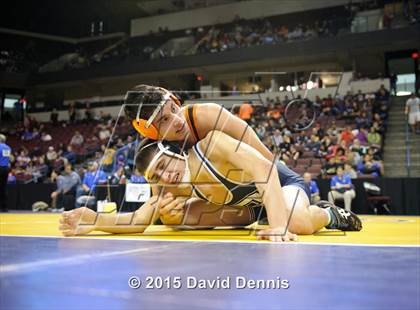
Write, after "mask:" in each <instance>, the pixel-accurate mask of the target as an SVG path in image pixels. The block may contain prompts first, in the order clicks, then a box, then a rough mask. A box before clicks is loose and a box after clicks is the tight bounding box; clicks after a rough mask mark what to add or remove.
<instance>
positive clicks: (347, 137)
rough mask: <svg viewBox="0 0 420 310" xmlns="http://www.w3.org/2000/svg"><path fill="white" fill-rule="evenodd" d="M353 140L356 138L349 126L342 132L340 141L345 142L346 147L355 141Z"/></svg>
mask: <svg viewBox="0 0 420 310" xmlns="http://www.w3.org/2000/svg"><path fill="white" fill-rule="evenodd" d="M353 139H354V136H353V134H352V130H351V127H350V126H347V128H346V129H344V130H343V131H342V132H341V135H340V141H344V142H345V143H346V145H350V142H351V141H353Z"/></svg>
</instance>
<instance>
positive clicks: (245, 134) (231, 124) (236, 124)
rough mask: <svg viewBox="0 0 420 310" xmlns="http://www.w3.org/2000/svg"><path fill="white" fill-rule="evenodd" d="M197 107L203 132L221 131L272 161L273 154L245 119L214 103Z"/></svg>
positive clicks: (199, 124) (200, 127)
mask: <svg viewBox="0 0 420 310" xmlns="http://www.w3.org/2000/svg"><path fill="white" fill-rule="evenodd" d="M198 109H199V110H198V111H197V112H198V113H197V118H198V127H199V129H202V130H203V131H204V134H207V133H208V132H209V131H211V130H218V131H222V132H224V133H225V134H227V135H229V136H231V137H232V138H234V139H236V140H239V141H242V142H245V143H246V144H249V145H250V146H252V147H253V148H254V149H256V150H257V151H258V152H259V153H261V154H262V155H263V156H264V157H265V158H266V159H268V160H269V161H273V159H274V155H273V154H272V153H271V152H270V150H269V149H268V148H267V147H266V146H265V145H264V144H263V143H262V142H261V140H260V139H259V138H258V135H257V134H256V133H255V131H254V130H253V129H252V128H251V127H250V126H249V125H248V124H247V123H246V122H245V121H243V120H241V119H240V118H239V117H236V116H235V115H233V114H232V113H230V112H229V111H228V110H226V109H225V108H223V107H222V106H220V105H218V104H215V103H206V104H201V105H198Z"/></svg>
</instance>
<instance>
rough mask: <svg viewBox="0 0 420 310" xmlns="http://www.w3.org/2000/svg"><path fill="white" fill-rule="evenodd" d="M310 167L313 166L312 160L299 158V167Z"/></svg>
mask: <svg viewBox="0 0 420 310" xmlns="http://www.w3.org/2000/svg"><path fill="white" fill-rule="evenodd" d="M310 165H311V159H310V158H299V159H298V160H297V163H296V166H297V167H308V166H310Z"/></svg>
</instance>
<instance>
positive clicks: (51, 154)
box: [46, 146, 58, 163]
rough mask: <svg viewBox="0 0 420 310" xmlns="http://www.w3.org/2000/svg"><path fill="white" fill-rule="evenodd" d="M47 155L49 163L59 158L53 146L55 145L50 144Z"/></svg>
mask: <svg viewBox="0 0 420 310" xmlns="http://www.w3.org/2000/svg"><path fill="white" fill-rule="evenodd" d="M46 157H47V161H48V162H49V163H53V162H54V161H55V160H57V159H58V154H57V152H56V151H55V150H54V147H53V146H50V147H49V148H48V152H47V154H46Z"/></svg>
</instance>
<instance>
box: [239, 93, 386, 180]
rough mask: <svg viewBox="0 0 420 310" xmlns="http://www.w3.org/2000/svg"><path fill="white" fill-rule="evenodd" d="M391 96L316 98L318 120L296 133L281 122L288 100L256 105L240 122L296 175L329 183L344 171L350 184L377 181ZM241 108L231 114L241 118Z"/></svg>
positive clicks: (381, 166) (362, 95)
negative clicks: (354, 180)
mask: <svg viewBox="0 0 420 310" xmlns="http://www.w3.org/2000/svg"><path fill="white" fill-rule="evenodd" d="M389 95H390V94H389V92H388V91H387V90H386V89H385V88H384V87H383V86H382V87H381V88H380V89H379V90H378V91H377V92H376V93H374V94H362V93H361V92H358V93H357V94H351V93H347V95H345V96H336V97H334V98H333V97H332V96H328V97H327V98H319V97H317V98H316V100H315V101H314V102H313V105H314V107H315V110H316V113H317V115H318V117H317V118H316V121H315V124H314V125H313V126H312V127H310V128H308V129H305V130H300V131H298V132H292V131H291V130H290V128H289V126H287V122H286V119H285V118H284V111H285V108H286V105H287V104H288V103H289V102H290V100H289V99H288V98H287V97H286V98H285V100H280V99H279V98H276V99H267V100H266V102H265V103H264V104H263V105H254V106H253V108H252V113H246V114H245V115H246V116H245V117H242V118H245V119H246V120H247V121H248V123H249V124H250V125H251V126H252V127H253V128H254V129H255V131H256V133H257V135H258V136H259V137H260V139H261V140H262V141H263V142H264V143H265V145H267V146H268V147H269V148H270V149H271V151H272V152H273V153H274V154H276V156H277V158H278V159H279V160H282V161H283V162H285V163H286V164H287V165H288V166H290V167H292V168H293V169H294V170H295V171H296V172H298V173H300V174H303V173H304V172H306V171H307V172H310V173H312V175H313V176H322V177H326V178H329V177H332V176H334V175H335V174H336V171H337V168H338V167H339V166H342V167H343V168H345V171H346V172H347V173H348V174H349V175H350V176H351V177H352V178H357V177H378V176H383V175H384V168H383V161H382V150H383V143H384V136H385V133H386V127H387V118H388V109H389ZM245 105H248V104H247V103H245V104H244V106H245ZM242 108H243V106H241V107H240V108H239V110H237V111H234V112H236V113H238V114H239V116H240V117H241V109H242ZM246 109H248V107H246Z"/></svg>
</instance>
